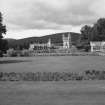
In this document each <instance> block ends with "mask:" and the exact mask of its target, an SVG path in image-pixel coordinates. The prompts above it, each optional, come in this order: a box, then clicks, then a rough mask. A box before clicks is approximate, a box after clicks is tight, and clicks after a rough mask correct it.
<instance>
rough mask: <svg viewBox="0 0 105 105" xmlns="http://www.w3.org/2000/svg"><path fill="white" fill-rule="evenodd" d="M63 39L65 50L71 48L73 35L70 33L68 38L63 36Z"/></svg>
mask: <svg viewBox="0 0 105 105" xmlns="http://www.w3.org/2000/svg"><path fill="white" fill-rule="evenodd" d="M62 37H63V38H62V39H63V48H65V49H68V48H70V47H71V35H70V33H68V35H67V36H65V35H64V34H63V36H62Z"/></svg>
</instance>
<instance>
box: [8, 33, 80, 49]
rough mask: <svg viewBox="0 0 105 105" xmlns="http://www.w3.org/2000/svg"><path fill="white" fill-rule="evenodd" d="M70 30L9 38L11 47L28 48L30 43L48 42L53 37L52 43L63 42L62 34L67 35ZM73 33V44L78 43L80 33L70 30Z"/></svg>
mask: <svg viewBox="0 0 105 105" xmlns="http://www.w3.org/2000/svg"><path fill="white" fill-rule="evenodd" d="M68 33H69V32H65V33H56V34H52V35H46V36H42V37H29V38H24V39H19V40H15V39H7V41H8V45H9V48H16V47H18V46H19V47H21V48H28V47H29V44H30V43H47V42H48V39H49V38H50V39H51V42H52V43H54V44H55V43H62V35H63V34H65V35H67V34H68ZM70 34H71V40H72V43H73V44H75V45H76V44H77V43H78V40H79V39H80V38H79V37H80V34H79V33H73V32H70Z"/></svg>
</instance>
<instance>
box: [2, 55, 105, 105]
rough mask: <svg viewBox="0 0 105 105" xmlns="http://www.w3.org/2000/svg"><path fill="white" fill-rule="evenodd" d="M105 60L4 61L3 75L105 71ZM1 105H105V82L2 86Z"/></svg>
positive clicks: (86, 58)
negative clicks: (14, 73)
mask: <svg viewBox="0 0 105 105" xmlns="http://www.w3.org/2000/svg"><path fill="white" fill-rule="evenodd" d="M104 62H105V57H104V56H62V57H61V56H56V57H51V56H50V57H26V58H25V57H24V58H21V57H18V58H0V72H30V71H32V72H37V71H40V72H44V71H50V72H56V71H57V72H69V71H75V72H79V71H84V70H88V69H96V70H105V66H104V65H105V63H104ZM0 105H105V81H101V80H100V81H98V80H97V81H86V80H85V81H66V82H65V81H59V82H54V81H53V82H23V81H20V82H19V81H18V82H0Z"/></svg>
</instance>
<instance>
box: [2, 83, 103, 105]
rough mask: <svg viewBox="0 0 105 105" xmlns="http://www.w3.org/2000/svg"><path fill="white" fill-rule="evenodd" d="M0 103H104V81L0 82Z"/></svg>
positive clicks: (68, 104) (48, 104) (39, 104)
mask: <svg viewBox="0 0 105 105" xmlns="http://www.w3.org/2000/svg"><path fill="white" fill-rule="evenodd" d="M0 105H105V81H84V82H83V81H82V82H77V81H70V82H0Z"/></svg>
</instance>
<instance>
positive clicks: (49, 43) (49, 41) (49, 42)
mask: <svg viewBox="0 0 105 105" xmlns="http://www.w3.org/2000/svg"><path fill="white" fill-rule="evenodd" d="M47 46H48V47H51V39H50V38H49V40H48V43H47Z"/></svg>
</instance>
